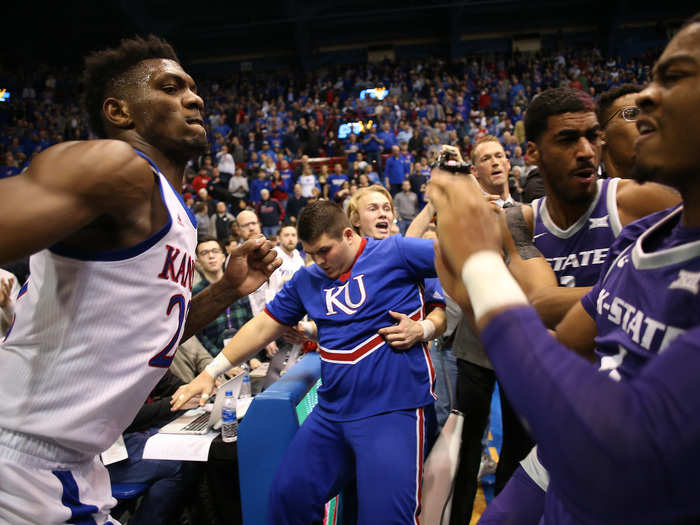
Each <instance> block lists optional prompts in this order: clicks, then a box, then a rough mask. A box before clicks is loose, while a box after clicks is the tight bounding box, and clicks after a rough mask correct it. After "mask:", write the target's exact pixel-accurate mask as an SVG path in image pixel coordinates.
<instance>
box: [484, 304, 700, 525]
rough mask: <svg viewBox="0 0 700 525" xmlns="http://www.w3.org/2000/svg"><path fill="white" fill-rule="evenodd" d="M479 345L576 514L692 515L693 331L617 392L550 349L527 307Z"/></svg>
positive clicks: (695, 463) (695, 453) (699, 387)
mask: <svg viewBox="0 0 700 525" xmlns="http://www.w3.org/2000/svg"><path fill="white" fill-rule="evenodd" d="M482 341H483V344H484V348H485V349H486V351H487V353H488V355H489V358H490V359H491V363H493V366H494V369H495V370H496V374H497V375H498V379H499V381H500V382H501V384H502V385H503V387H504V389H505V392H506V394H507V396H508V399H510V400H511V402H512V404H513V406H514V407H515V409H516V410H517V411H518V413H519V414H520V415H521V416H523V417H524V418H525V420H526V421H527V422H528V423H529V425H530V427H531V428H532V432H533V437H534V438H535V441H536V442H537V443H538V444H539V451H540V457H541V459H542V461H543V464H544V465H545V466H546V467H547V468H548V469H549V471H550V475H551V479H552V483H553V484H555V486H556V488H557V493H558V494H559V495H561V496H562V497H563V499H564V500H565V502H566V503H567V504H568V505H569V506H571V507H573V508H575V509H576V512H577V513H583V514H584V515H589V516H591V517H592V518H593V520H594V521H596V520H600V519H603V518H605V519H606V520H608V521H615V520H627V521H626V522H627V523H634V522H635V521H645V522H647V523H653V522H656V521H666V520H668V521H673V520H674V519H676V518H680V517H681V516H685V517H687V516H693V515H694V516H697V515H700V498H698V497H697V493H698V490H699V489H700V445H698V444H699V443H700V419H699V418H698V417H697V414H698V413H700V381H698V378H697V376H698V371H700V327H697V328H695V329H693V330H689V331H688V332H686V333H685V334H683V335H681V336H679V337H678V338H677V339H676V340H675V341H674V342H673V343H671V345H670V346H669V347H668V348H667V349H666V350H665V351H664V352H663V353H662V354H661V355H659V356H658V357H656V358H654V359H653V360H651V361H650V362H649V364H648V365H647V366H646V368H644V369H643V371H642V373H641V374H640V375H639V376H637V377H636V378H635V379H633V380H632V381H630V382H626V383H624V382H622V383H619V382H615V381H613V380H612V379H610V378H609V377H608V376H607V375H604V374H601V373H598V372H597V371H596V370H595V369H594V368H593V367H591V365H590V363H588V362H587V361H585V360H583V359H582V358H581V357H579V356H578V355H576V354H574V353H573V352H571V351H570V350H568V349H566V348H565V347H563V346H562V345H561V344H559V343H558V342H557V341H555V340H554V339H553V338H552V337H551V336H550V335H549V334H548V332H547V330H546V328H545V327H544V325H542V322H541V321H540V319H539V317H538V316H537V314H536V312H535V310H534V309H532V308H530V307H520V308H513V309H510V310H507V311H506V312H503V313H501V314H500V315H498V316H496V317H495V318H494V319H493V320H492V321H491V322H490V323H489V324H488V326H487V327H486V328H485V330H484V331H483V333H482ZM524 341H527V342H528V343H527V345H524V344H523V342H524ZM669 512H670V513H672V515H669ZM657 516H658V520H657V519H656V518H657ZM635 518H637V520H635Z"/></svg>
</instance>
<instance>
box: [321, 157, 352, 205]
mask: <svg viewBox="0 0 700 525" xmlns="http://www.w3.org/2000/svg"><path fill="white" fill-rule="evenodd" d="M345 182H349V180H348V178H347V176H346V175H345V174H344V173H343V166H341V165H340V163H336V164H335V166H333V173H331V174H330V175H329V176H328V178H327V179H326V184H325V186H324V187H323V196H324V197H325V198H326V199H330V200H334V199H335V194H336V193H338V190H340V189H341V188H342V187H343V183H345Z"/></svg>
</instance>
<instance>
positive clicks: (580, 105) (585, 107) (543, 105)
mask: <svg viewBox="0 0 700 525" xmlns="http://www.w3.org/2000/svg"><path fill="white" fill-rule="evenodd" d="M580 111H590V112H593V113H594V112H595V103H594V102H593V99H592V98H591V96H590V95H588V94H587V93H585V92H583V91H581V90H579V89H574V88H570V87H558V88H551V89H546V90H545V91H543V92H542V93H539V94H538V95H536V96H535V97H534V98H533V99H532V100H531V101H530V105H529V106H528V108H527V111H526V112H525V119H524V120H525V136H526V137H527V140H529V141H531V142H537V141H538V140H539V138H540V136H541V135H542V133H544V132H545V130H546V129H547V119H548V118H549V117H551V116H553V115H561V114H562V113H577V112H580Z"/></svg>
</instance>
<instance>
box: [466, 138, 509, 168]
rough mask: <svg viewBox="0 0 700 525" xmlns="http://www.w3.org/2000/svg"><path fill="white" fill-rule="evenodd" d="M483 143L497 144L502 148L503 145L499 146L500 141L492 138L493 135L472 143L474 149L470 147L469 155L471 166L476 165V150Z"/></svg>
mask: <svg viewBox="0 0 700 525" xmlns="http://www.w3.org/2000/svg"><path fill="white" fill-rule="evenodd" d="M485 142H497V143H498V144H500V145H501V147H503V144H501V141H500V140H499V138H498V137H496V136H494V135H486V136H485V137H481V138H480V139H479V140H477V141H476V142H475V143H474V147H472V153H471V155H470V157H471V161H472V164H476V159H477V157H476V150H477V149H478V148H479V146H481V145H482V144H484V143H485Z"/></svg>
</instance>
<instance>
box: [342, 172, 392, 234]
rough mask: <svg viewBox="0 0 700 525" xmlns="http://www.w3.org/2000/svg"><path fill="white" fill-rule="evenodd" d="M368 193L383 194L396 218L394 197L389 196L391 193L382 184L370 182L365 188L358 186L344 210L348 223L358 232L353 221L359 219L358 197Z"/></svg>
mask: <svg viewBox="0 0 700 525" xmlns="http://www.w3.org/2000/svg"><path fill="white" fill-rule="evenodd" d="M370 193H379V194H380V195H384V196H385V197H386V198H387V200H388V201H389V204H390V205H391V213H393V214H394V218H396V210H395V209H394V199H392V198H391V193H389V192H388V191H387V189H386V188H385V187H384V186H380V185H379V184H372V185H371V186H367V187H366V188H359V189H358V190H357V191H356V192H355V194H354V195H353V196H352V197H350V201H349V202H348V208H347V210H346V211H345V213H346V214H347V216H348V219H350V224H352V227H353V229H354V230H355V231H356V232H357V233H358V234H359V233H360V232H359V231H358V228H357V227H356V226H355V222H356V221H359V220H360V199H361V198H362V197H364V196H366V195H369V194H370Z"/></svg>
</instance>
